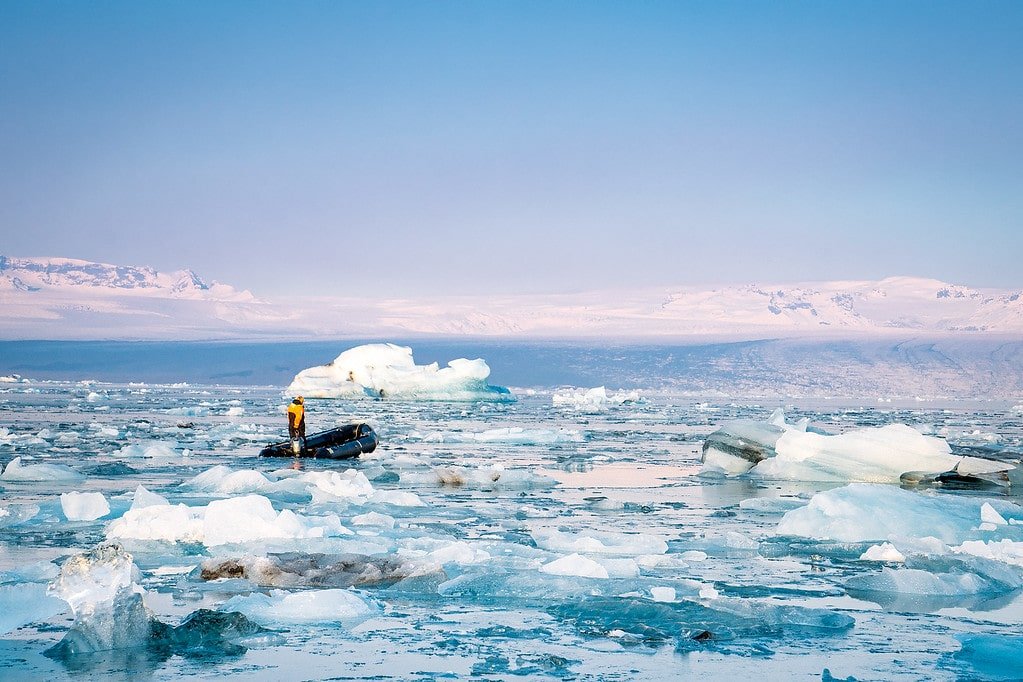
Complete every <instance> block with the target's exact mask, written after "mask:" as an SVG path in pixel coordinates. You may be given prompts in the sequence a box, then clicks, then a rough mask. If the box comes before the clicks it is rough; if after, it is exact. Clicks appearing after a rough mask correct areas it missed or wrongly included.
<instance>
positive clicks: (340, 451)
mask: <svg viewBox="0 0 1023 682" xmlns="http://www.w3.org/2000/svg"><path fill="white" fill-rule="evenodd" d="M298 442H299V444H300V445H301V449H300V450H299V453H298V455H296V454H295V452H294V450H293V449H292V445H291V441H290V440H286V441H284V442H283V443H272V444H270V445H267V446H266V447H265V448H263V450H262V452H260V453H259V456H260V457H314V458H317V459H350V458H352V457H358V456H359V455H361V454H362V453H364V452H373V451H374V450H376V447H377V443H378V442H380V440H379V439H378V438H377V434H376V432H375V431H374V430H373V429H372V428H371V427H370V425H369V424H348V425H347V426H339V427H338V428H336V429H330V430H329V431H321V432H320V433H314V434H313V435H311V436H307V437H306V438H304V439H302V438H300V439H299V441H298Z"/></svg>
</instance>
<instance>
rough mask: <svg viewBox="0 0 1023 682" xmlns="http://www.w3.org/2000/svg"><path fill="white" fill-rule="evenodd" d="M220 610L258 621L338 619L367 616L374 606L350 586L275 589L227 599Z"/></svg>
mask: <svg viewBox="0 0 1023 682" xmlns="http://www.w3.org/2000/svg"><path fill="white" fill-rule="evenodd" d="M220 610H221V611H237V612H239V613H242V614H244V615H245V616H247V617H249V618H251V619H252V620H254V621H256V622H257V623H267V624H285V625H290V624H298V623H337V622H344V621H354V620H357V619H360V618H366V617H367V616H369V615H371V614H372V613H373V612H374V609H373V608H372V607H371V606H370V605H369V604H367V603H366V602H365V601H364V600H363V599H361V598H360V597H359V596H358V595H357V594H355V593H354V592H351V591H350V590H344V589H329V590H307V591H304V592H294V593H288V592H284V591H283V590H274V591H272V592H271V593H270V594H268V595H267V594H262V593H259V592H256V593H253V594H250V595H247V596H241V595H239V596H236V597H232V598H231V599H228V600H227V601H226V602H225V603H224V604H222V605H221V607H220Z"/></svg>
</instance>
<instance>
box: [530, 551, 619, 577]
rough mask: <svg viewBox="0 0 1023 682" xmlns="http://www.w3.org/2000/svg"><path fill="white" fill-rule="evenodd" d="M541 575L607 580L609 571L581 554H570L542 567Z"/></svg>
mask: <svg viewBox="0 0 1023 682" xmlns="http://www.w3.org/2000/svg"><path fill="white" fill-rule="evenodd" d="M540 572H541V573H549V574H551V575H576V576H579V577H582V578H607V577H608V574H607V569H605V568H604V567H603V566H601V565H600V564H598V563H597V562H596V561H594V560H593V559H588V558H586V557H584V556H581V555H579V554H569V555H568V556H563V557H561V558H560V559H555V560H554V561H551V562H550V563H546V564H544V565H543V566H541V567H540Z"/></svg>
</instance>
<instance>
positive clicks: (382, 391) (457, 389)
mask: <svg viewBox="0 0 1023 682" xmlns="http://www.w3.org/2000/svg"><path fill="white" fill-rule="evenodd" d="M489 376H490V367H488V366H487V363H486V362H485V361H483V360H482V359H476V360H467V359H465V358H459V359H457V360H452V361H450V362H449V363H448V366H447V367H444V368H441V367H440V366H439V365H438V364H437V363H436V362H434V363H431V364H429V365H417V364H415V361H414V360H413V358H412V349H411V348H409V347H407V346H398V345H395V344H393V343H372V344H366V345H363V346H356V347H355V348H350V349H348V350H346V351H345V352H343V353H341V355H339V356H337V357H336V358H335V359H334V360H333V362H331V363H329V364H326V365H320V366H319V367H310V368H308V369H304V370H302V371H301V372H299V373H298V374H297V375H296V376H295V378H294V380H293V381H292V382H291V385H290V386H288V388H287V392H288V393H289V394H290V395H299V394H300V395H303V396H305V397H308V398H356V397H366V396H369V397H372V398H400V399H404V400H454V401H462V400H497V401H509V400H514V397H513V396H512V394H511V392H510V391H509V390H508V389H507V388H504V387H503V386H491V385H490V384H488V383H487V377H489Z"/></svg>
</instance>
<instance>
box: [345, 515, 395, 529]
mask: <svg viewBox="0 0 1023 682" xmlns="http://www.w3.org/2000/svg"><path fill="white" fill-rule="evenodd" d="M352 525H353V526H378V527H381V528H394V517H393V516H388V515H387V514H378V513H377V512H368V513H366V514H360V515H358V516H353V517H352Z"/></svg>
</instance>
